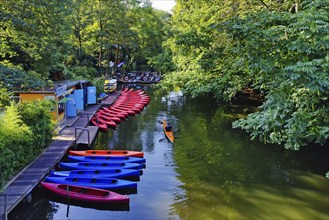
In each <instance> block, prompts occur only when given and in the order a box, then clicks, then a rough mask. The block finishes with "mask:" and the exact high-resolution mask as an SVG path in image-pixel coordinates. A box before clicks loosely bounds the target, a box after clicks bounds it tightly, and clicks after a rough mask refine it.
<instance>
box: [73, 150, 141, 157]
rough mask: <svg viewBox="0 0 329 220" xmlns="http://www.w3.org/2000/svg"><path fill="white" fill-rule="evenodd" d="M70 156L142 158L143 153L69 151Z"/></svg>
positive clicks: (125, 151) (126, 151)
mask: <svg viewBox="0 0 329 220" xmlns="http://www.w3.org/2000/svg"><path fill="white" fill-rule="evenodd" d="M69 154H70V155H75V156H128V157H144V153H143V152H139V151H128V150H85V151H72V150H70V151H69Z"/></svg>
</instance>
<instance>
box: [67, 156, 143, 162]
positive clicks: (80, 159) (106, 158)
mask: <svg viewBox="0 0 329 220" xmlns="http://www.w3.org/2000/svg"><path fill="white" fill-rule="evenodd" d="M67 159H68V160H69V161H72V162H100V163H106V162H112V161H116V162H122V163H145V162H146V160H145V159H144V158H139V157H120V156H117V157H115V156H73V155H68V157H67Z"/></svg>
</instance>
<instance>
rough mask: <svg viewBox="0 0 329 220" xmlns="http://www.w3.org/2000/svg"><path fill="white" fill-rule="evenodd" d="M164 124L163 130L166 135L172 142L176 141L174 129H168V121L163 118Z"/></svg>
mask: <svg viewBox="0 0 329 220" xmlns="http://www.w3.org/2000/svg"><path fill="white" fill-rule="evenodd" d="M162 125H163V131H164V133H165V135H166V137H167V138H168V140H169V141H170V142H171V143H174V140H175V137H174V133H173V132H172V130H171V131H166V126H167V122H166V121H165V120H164V119H162Z"/></svg>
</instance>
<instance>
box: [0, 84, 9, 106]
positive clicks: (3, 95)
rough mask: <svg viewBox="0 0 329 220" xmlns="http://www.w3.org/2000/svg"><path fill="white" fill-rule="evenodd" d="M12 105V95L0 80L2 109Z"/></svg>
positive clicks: (0, 104)
mask: <svg viewBox="0 0 329 220" xmlns="http://www.w3.org/2000/svg"><path fill="white" fill-rule="evenodd" d="M8 105H10V95H9V92H8V91H7V89H6V88H4V87H2V83H1V82H0V110H1V109H2V108H4V107H5V106H8Z"/></svg>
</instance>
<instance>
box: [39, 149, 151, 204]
mask: <svg viewBox="0 0 329 220" xmlns="http://www.w3.org/2000/svg"><path fill="white" fill-rule="evenodd" d="M143 157H144V153H143V152H139V151H127V150H87V151H72V150H71V151H69V155H68V157H67V160H66V162H60V163H59V166H58V167H59V169H58V170H56V171H52V172H50V174H49V175H48V176H46V177H45V179H44V181H43V182H41V185H42V186H43V187H45V188H46V189H48V190H50V191H51V192H53V193H55V194H56V195H59V196H61V197H64V198H68V197H70V199H71V200H75V201H82V202H93V203H129V197H127V196H125V195H121V194H120V192H121V190H125V192H126V193H127V192H129V191H130V190H132V191H134V190H136V189H137V182H136V181H139V178H140V176H141V175H142V174H143V171H142V169H143V168H145V162H146V160H145V159H144V158H143ZM127 190H128V191H127ZM113 191H115V192H113Z"/></svg>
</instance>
